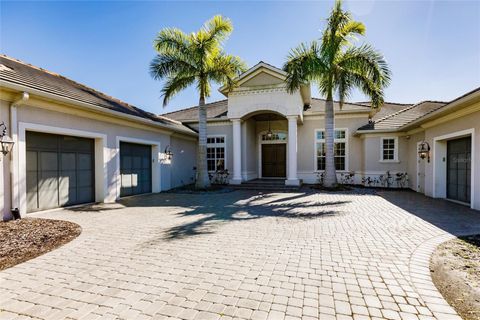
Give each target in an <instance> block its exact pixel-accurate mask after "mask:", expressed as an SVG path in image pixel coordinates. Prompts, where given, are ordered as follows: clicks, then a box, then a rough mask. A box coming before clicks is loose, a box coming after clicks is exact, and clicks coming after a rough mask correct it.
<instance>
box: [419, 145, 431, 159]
mask: <svg viewBox="0 0 480 320" xmlns="http://www.w3.org/2000/svg"><path fill="white" fill-rule="evenodd" d="M418 155H419V156H420V159H425V158H427V162H430V145H429V144H428V142H427V141H422V142H421V143H420V144H419V145H418Z"/></svg>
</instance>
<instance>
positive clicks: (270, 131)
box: [267, 117, 273, 140]
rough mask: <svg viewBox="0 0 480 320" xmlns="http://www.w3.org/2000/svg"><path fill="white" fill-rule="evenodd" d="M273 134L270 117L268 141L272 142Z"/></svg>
mask: <svg viewBox="0 0 480 320" xmlns="http://www.w3.org/2000/svg"><path fill="white" fill-rule="evenodd" d="M272 138H273V132H272V128H271V127H270V117H269V118H268V131H267V140H272Z"/></svg>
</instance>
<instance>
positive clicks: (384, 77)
mask: <svg viewBox="0 0 480 320" xmlns="http://www.w3.org/2000/svg"><path fill="white" fill-rule="evenodd" d="M338 66H339V67H340V68H342V69H343V70H344V71H345V72H354V73H357V74H362V75H364V76H366V77H368V78H369V79H371V80H372V81H373V82H374V83H375V84H376V85H378V86H388V85H389V83H390V79H391V72H390V69H389V68H388V64H387V62H386V61H385V59H384V57H383V55H382V54H380V53H379V52H378V51H376V50H374V49H373V48H372V47H371V46H370V45H367V44H364V45H362V46H360V47H352V48H349V49H347V50H346V51H345V53H343V54H342V55H341V56H340V57H339V61H338Z"/></svg>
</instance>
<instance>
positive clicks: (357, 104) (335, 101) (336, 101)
mask: <svg viewBox="0 0 480 320" xmlns="http://www.w3.org/2000/svg"><path fill="white" fill-rule="evenodd" d="M312 99H314V100H321V101H327V99H324V98H317V97H312ZM333 102H334V103H340V101H338V100H333ZM343 103H344V104H353V105H355V106H360V107H366V108H371V106H366V105H364V104H361V103H357V102H347V101H345V102H343Z"/></svg>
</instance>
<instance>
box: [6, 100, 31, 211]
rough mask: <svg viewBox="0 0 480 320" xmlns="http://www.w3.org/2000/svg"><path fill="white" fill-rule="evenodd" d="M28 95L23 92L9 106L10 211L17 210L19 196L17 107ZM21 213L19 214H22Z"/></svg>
mask: <svg viewBox="0 0 480 320" xmlns="http://www.w3.org/2000/svg"><path fill="white" fill-rule="evenodd" d="M28 99H30V95H29V94H28V92H23V93H22V96H21V98H20V99H17V100H15V101H14V102H13V103H12V104H11V105H10V134H11V135H12V140H13V142H14V144H13V148H12V151H11V152H10V184H11V189H10V190H11V191H10V192H11V196H12V197H11V198H12V203H11V206H12V210H19V209H18V208H20V201H19V199H20V194H19V183H20V181H19V177H20V175H19V163H20V162H19V156H18V119H17V107H20V106H21V105H23V104H25V103H26V102H27V101H28ZM24 213H25V212H22V213H21V214H24Z"/></svg>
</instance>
